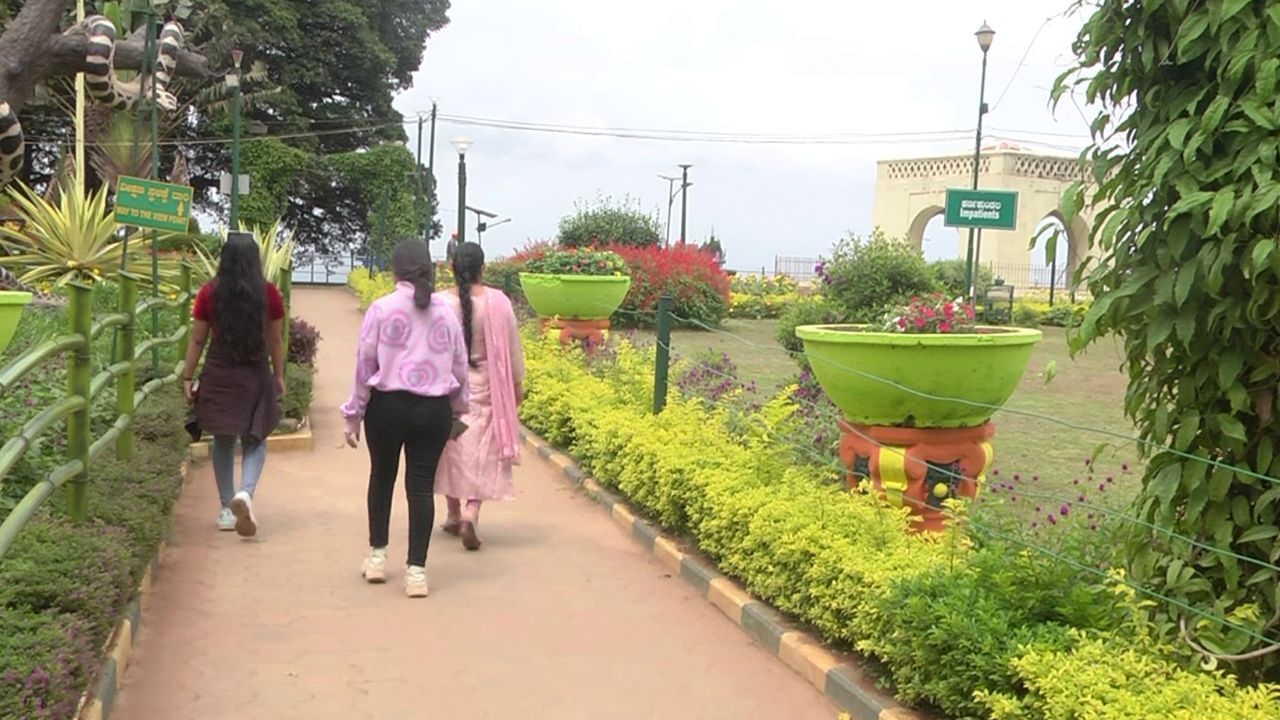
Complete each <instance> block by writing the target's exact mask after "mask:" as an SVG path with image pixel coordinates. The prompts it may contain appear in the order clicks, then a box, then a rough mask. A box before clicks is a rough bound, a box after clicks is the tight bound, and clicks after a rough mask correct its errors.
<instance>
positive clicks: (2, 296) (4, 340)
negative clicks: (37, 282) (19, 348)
mask: <svg viewBox="0 0 1280 720" xmlns="http://www.w3.org/2000/svg"><path fill="white" fill-rule="evenodd" d="M29 304H31V293H29V292H19V291H16V290H0V352H4V350H5V348H7V347H9V341H10V340H13V333H14V331H16V330H17V329H18V321H19V320H21V319H22V309H23V308H24V307H26V306H27V305H29Z"/></svg>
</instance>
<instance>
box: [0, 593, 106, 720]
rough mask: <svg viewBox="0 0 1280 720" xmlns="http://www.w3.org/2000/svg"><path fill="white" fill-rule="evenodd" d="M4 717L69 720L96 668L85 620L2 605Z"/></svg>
mask: <svg viewBox="0 0 1280 720" xmlns="http://www.w3.org/2000/svg"><path fill="white" fill-rule="evenodd" d="M0 628H4V632H0V718H15V720H16V719H17V718H22V719H23V720H67V718H73V717H75V714H76V708H77V706H78V705H79V703H80V694H81V693H82V692H83V691H84V689H85V687H87V686H88V684H89V681H90V679H91V678H92V677H93V674H94V673H95V672H97V669H98V668H97V660H98V656H97V652H98V645H95V644H94V642H93V638H92V637H91V634H90V632H89V631H88V628H87V625H86V623H85V621H84V619H82V618H79V617H76V616H74V615H58V614H55V613H49V612H44V613H32V612H30V611H28V610H26V609H19V608H6V607H3V606H0Z"/></svg>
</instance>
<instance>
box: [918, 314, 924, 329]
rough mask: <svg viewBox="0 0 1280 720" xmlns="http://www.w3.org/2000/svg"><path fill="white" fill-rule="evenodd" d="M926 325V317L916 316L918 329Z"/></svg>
mask: <svg viewBox="0 0 1280 720" xmlns="http://www.w3.org/2000/svg"><path fill="white" fill-rule="evenodd" d="M924 326H925V322H924V318H922V317H917V318H916V329H917V330H923V329H924Z"/></svg>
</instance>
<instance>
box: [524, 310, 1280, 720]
mask: <svg viewBox="0 0 1280 720" xmlns="http://www.w3.org/2000/svg"><path fill="white" fill-rule="evenodd" d="M650 352H651V351H649V350H646V351H644V352H641V351H638V350H636V349H634V348H632V347H630V346H629V345H627V344H626V343H621V344H620V346H619V347H618V349H617V356H616V360H615V361H614V362H613V363H605V364H603V365H602V364H600V363H596V364H593V365H592V366H590V367H587V366H585V365H584V363H583V360H582V357H581V356H580V355H579V354H578V353H577V352H576V351H575V352H566V351H564V350H562V349H561V348H559V347H558V344H557V343H556V342H555V341H554V339H552V340H542V341H539V340H537V339H535V338H533V337H532V336H531V337H530V338H529V339H528V342H527V344H526V353H527V359H528V366H529V379H528V388H529V395H528V397H527V399H526V401H525V403H524V404H523V406H522V407H521V417H522V419H523V420H524V422H525V423H526V424H527V425H528V426H529V427H530V428H531V429H533V430H534V431H535V432H539V433H542V434H543V435H544V437H546V438H547V439H548V440H549V441H551V442H552V443H554V444H556V445H557V446H559V447H562V448H564V449H566V450H567V451H568V452H571V453H572V454H573V455H574V456H575V457H576V458H577V459H578V460H579V462H581V463H582V465H583V469H584V470H586V471H587V472H588V473H590V474H591V476H592V477H594V478H596V479H598V480H599V481H600V482H601V483H603V484H605V485H608V486H610V487H613V488H615V489H617V490H618V491H620V492H622V493H623V494H625V495H626V497H628V498H629V499H630V500H631V501H632V502H634V503H635V504H636V505H638V506H639V507H640V508H641V509H642V510H643V512H644V513H645V514H647V515H648V516H650V517H652V518H654V519H656V521H657V522H658V523H660V524H661V525H662V526H663V527H665V528H667V529H669V530H671V531H674V532H676V533H680V534H684V535H687V536H691V537H692V538H694V539H695V540H696V541H697V545H698V547H699V548H700V549H701V550H702V551H704V552H705V553H707V554H708V555H709V556H711V557H712V558H713V559H714V560H716V562H717V563H718V564H719V566H720V568H721V570H723V571H724V572H726V573H728V574H730V575H732V576H734V577H737V578H739V579H740V580H742V581H743V582H744V583H745V584H746V585H747V587H748V588H749V589H750V590H751V591H752V592H753V593H755V594H757V595H758V596H760V597H761V598H763V599H764V600H766V601H768V602H770V603H771V604H773V605H774V606H776V607H778V608H779V609H781V610H783V611H784V612H787V613H789V614H791V615H792V616H794V617H795V618H797V619H798V620H799V621H801V622H803V623H805V624H806V625H809V626H812V627H814V628H816V629H817V630H818V631H819V632H821V633H822V635H824V636H825V638H826V639H827V640H828V641H830V642H832V643H834V644H836V645H839V646H843V647H847V648H856V649H858V650H860V651H862V652H864V653H867V654H869V655H871V656H872V657H873V658H874V659H876V660H878V661H879V662H880V663H882V664H883V667H884V669H885V670H886V671H887V672H888V673H889V675H890V676H891V678H890V679H891V680H892V682H893V683H894V685H895V687H896V688H897V689H898V692H899V693H900V694H901V696H902V697H904V698H906V699H909V700H911V701H913V702H915V703H917V704H919V705H923V706H929V707H936V708H938V709H940V710H942V711H943V712H945V713H947V714H948V715H951V716H956V717H983V716H990V714H992V713H993V712H994V711H991V710H989V708H991V707H992V701H993V700H994V699H996V698H998V699H999V701H1000V702H1006V701H1007V702H1009V703H1014V704H1016V705H1015V708H1016V709H1019V710H1021V709H1022V708H1023V705H1021V704H1022V703H1023V702H1024V700H1025V701H1027V702H1026V705H1025V709H1026V711H1025V712H1023V713H1022V714H1016V713H1013V712H1012V711H1010V712H1009V713H1006V714H1004V715H998V716H999V717H1019V718H1027V719H1028V720H1032V719H1036V718H1046V719H1047V718H1054V719H1057V718H1063V719H1064V720H1065V719H1066V718H1075V717H1094V716H1097V717H1107V715H1104V714H1099V715H1088V714H1085V715H1083V716H1081V715H1076V714H1074V713H1073V712H1071V709H1070V708H1072V707H1077V708H1079V707H1085V708H1097V707H1102V708H1105V703H1106V701H1107V699H1108V697H1110V696H1109V695H1108V692H1109V691H1108V689H1107V686H1106V683H1105V674H1099V676H1098V677H1096V678H1094V679H1093V680H1091V682H1090V684H1088V685H1087V686H1086V689H1084V690H1083V691H1081V692H1076V693H1074V695H1071V696H1070V701H1071V703H1073V704H1066V703H1064V704H1062V705H1061V707H1062V708H1064V709H1063V710H1062V711H1058V712H1049V711H1045V710H1043V709H1042V707H1046V708H1047V707H1048V705H1047V704H1045V703H1042V702H1041V700H1040V698H1045V699H1046V701H1045V702H1046V703H1047V701H1048V699H1049V698H1050V697H1051V696H1052V699H1053V700H1054V701H1055V702H1056V701H1058V697H1060V694H1061V693H1063V691H1064V689H1066V690H1070V689H1072V688H1073V682H1074V673H1077V672H1085V671H1086V667H1085V664H1084V663H1083V662H1081V663H1078V664H1073V665H1072V666H1071V667H1073V668H1074V670H1073V672H1072V673H1062V672H1058V671H1056V670H1055V669H1054V667H1053V665H1052V663H1051V662H1041V663H1038V664H1036V665H1035V667H1034V668H1032V660H1030V659H1029V658H1033V657H1034V653H1041V655H1043V656H1046V657H1057V656H1054V655H1052V653H1062V652H1064V651H1067V650H1072V648H1073V644H1074V646H1075V647H1080V645H1079V642H1078V640H1076V639H1074V637H1073V636H1072V635H1071V634H1070V633H1069V632H1068V630H1069V629H1074V632H1075V633H1077V634H1079V633H1087V634H1088V636H1090V637H1093V636H1097V635H1100V634H1101V633H1103V632H1111V631H1113V630H1116V629H1117V628H1118V626H1119V625H1120V624H1121V621H1120V620H1119V617H1120V616H1121V613H1120V612H1118V610H1117V603H1115V602H1111V601H1110V600H1109V598H1107V597H1106V596H1105V590H1106V586H1105V585H1103V584H1102V583H1100V582H1097V581H1095V580H1093V579H1092V577H1091V575H1090V573H1088V572H1085V571H1083V570H1079V569H1078V568H1077V567H1076V566H1074V565H1072V564H1070V563H1048V562H1046V561H1045V560H1044V557H1043V556H1040V555H1036V554H1033V553H1031V552H1030V551H1029V550H1026V549H1023V548H1019V547H1013V546H1006V545H1004V544H1002V543H996V542H989V541H987V540H986V539H984V537H985V536H983V535H981V534H979V533H977V532H975V533H973V534H969V533H967V532H966V531H965V530H963V529H959V530H958V529H955V528H952V529H948V530H947V531H945V532H943V533H940V534H937V535H932V536H923V535H917V534H913V533H911V532H909V531H908V519H907V515H906V511H905V510H902V509H900V508H892V507H889V506H886V505H884V504H882V503H881V502H880V501H879V500H878V499H877V498H875V497H874V496H872V495H864V494H859V493H853V492H849V491H848V490H847V489H845V488H843V487H840V486H835V485H832V484H829V483H827V482H826V474H825V472H824V471H823V470H822V469H821V468H818V467H816V466H811V465H805V464H798V463H796V462H795V460H794V457H793V456H792V452H791V446H790V443H789V442H788V441H786V440H783V439H782V438H789V437H791V436H793V435H794V431H795V428H796V427H797V425H796V423H795V413H796V407H795V404H794V403H793V402H791V401H790V400H789V399H788V397H787V396H786V395H783V396H781V397H779V398H776V399H774V400H773V401H770V402H769V403H766V404H765V405H764V406H763V408H761V409H760V410H759V411H758V412H756V413H755V414H754V416H753V417H751V418H750V422H744V423H740V424H739V425H740V427H741V428H743V429H742V430H741V431H740V432H738V433H735V432H733V431H732V430H730V425H729V422H730V421H729V417H730V413H727V412H726V411H725V410H724V409H713V408H711V407H709V406H708V405H707V404H706V403H705V401H703V400H701V399H683V398H677V399H673V400H672V401H671V402H670V403H669V404H668V406H667V408H666V409H665V410H664V411H663V413H662V414H661V415H659V416H654V415H653V414H652V413H651V412H650V411H649V408H648V402H649V394H648V393H649V391H650V390H651V385H649V384H648V380H647V377H648V371H649V370H650V368H651V362H652V357H651V355H650V354H649V353H650ZM691 437H696V438H697V439H698V441H697V442H696V443H690V442H689V438H691ZM1067 540H1071V542H1076V541H1075V540H1074V539H1072V538H1065V539H1064V543H1066V542H1067ZM1096 542H1097V543H1099V544H1102V545H1105V546H1110V543H1109V539H1108V538H1101V539H1099V540H1097V541H1096ZM1103 557H1106V556H1105V555H1104V556H1103ZM1094 559H1095V558H1093V557H1092V556H1090V560H1089V562H1088V564H1086V565H1085V567H1087V566H1089V565H1092V564H1093V560H1094ZM1127 602H1128V604H1129V605H1130V606H1132V605H1133V600H1132V599H1129V600H1128V601H1127ZM1140 610H1142V608H1140ZM1130 652H1132V653H1136V656H1137V657H1140V658H1142V662H1134V661H1133V658H1131V657H1130ZM1097 653H1099V654H1100V655H1099V659H1098V662H1099V665H1100V666H1104V667H1106V666H1110V665H1113V664H1117V663H1124V664H1126V665H1127V667H1128V668H1129V669H1128V670H1126V671H1125V672H1126V673H1128V674H1129V675H1130V677H1129V679H1128V680H1127V682H1129V683H1130V684H1131V686H1132V687H1139V688H1144V689H1146V690H1147V691H1148V692H1151V693H1153V694H1154V695H1156V696H1159V697H1172V696H1174V695H1177V694H1179V693H1180V692H1181V691H1179V690H1178V689H1177V687H1183V688H1184V689H1185V688H1197V687H1198V688H1204V687H1208V686H1212V685H1214V684H1215V683H1217V682H1218V681H1215V680H1210V681H1208V683H1207V685H1206V681H1205V680H1204V679H1196V678H1197V677H1198V676H1195V677H1193V676H1192V674H1191V673H1188V672H1183V671H1179V673H1180V674H1174V675H1171V670H1172V669H1173V667H1174V666H1173V665H1171V664H1170V663H1169V662H1168V661H1166V660H1164V659H1162V657H1161V656H1162V654H1163V653H1164V649H1162V648H1158V647H1147V648H1142V649H1136V650H1134V649H1131V648H1129V647H1127V646H1125V645H1124V644H1121V643H1119V642H1116V643H1114V644H1104V645H1102V646H1100V647H1098V648H1097ZM1222 682H1224V683H1228V682H1230V681H1229V680H1223V681H1222ZM1035 683H1040V684H1041V687H1044V688H1046V689H1044V690H1042V689H1037V685H1036V684H1035ZM1240 692H1241V693H1243V692H1247V693H1250V695H1249V698H1253V699H1252V700H1250V699H1244V700H1241V699H1240V698H1241V697H1244V696H1243V694H1237V695H1235V696H1232V697H1234V699H1229V700H1228V702H1229V703H1238V704H1225V705H1216V704H1213V703H1212V702H1206V701H1202V700H1201V701H1197V700H1195V699H1191V698H1189V699H1188V700H1187V702H1188V705H1187V707H1202V708H1206V709H1210V710H1228V711H1229V710H1230V709H1235V708H1247V707H1252V706H1250V705H1249V704H1248V703H1250V702H1257V703H1258V707H1266V706H1265V704H1262V701H1261V700H1260V699H1261V698H1267V697H1270V696H1271V695H1273V694H1274V693H1275V692H1277V690H1276V688H1274V687H1270V686H1259V688H1257V689H1255V690H1249V691H1240ZM1112 694H1114V693H1112ZM1140 697H1141V695H1138V694H1135V695H1134V696H1133V697H1132V698H1130V700H1131V702H1132V703H1134V704H1133V705H1132V707H1133V708H1137V707H1140V706H1139V705H1137V704H1136V703H1138V702H1140ZM1224 697H1227V694H1226V693H1225V692H1224ZM989 699H991V700H989ZM1197 702H1198V703H1200V704H1199V705H1197V704H1196V703H1197ZM1038 703H1039V704H1038ZM1170 707H1177V705H1176V704H1172V705H1170ZM1113 716H1114V717H1131V716H1126V715H1123V714H1118V715H1113ZM1134 716H1137V717H1141V716H1140V715H1134ZM1171 716H1173V717H1186V718H1188V720H1189V719H1190V718H1191V717H1235V715H1232V714H1230V713H1229V712H1226V713H1221V712H1220V713H1217V714H1215V713H1209V714H1205V715H1199V716H1196V715H1191V714H1184V715H1181V716H1180V715H1176V714H1173V715H1171ZM1242 716H1243V717H1252V716H1250V715H1247V714H1246V715H1242ZM1258 717H1261V716H1258Z"/></svg>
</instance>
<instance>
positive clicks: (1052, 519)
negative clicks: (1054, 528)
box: [1049, 513, 1058, 525]
mask: <svg viewBox="0 0 1280 720" xmlns="http://www.w3.org/2000/svg"><path fill="white" fill-rule="evenodd" d="M1049 524H1050V525H1057V524H1058V518H1056V517H1054V516H1053V513H1049Z"/></svg>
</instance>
